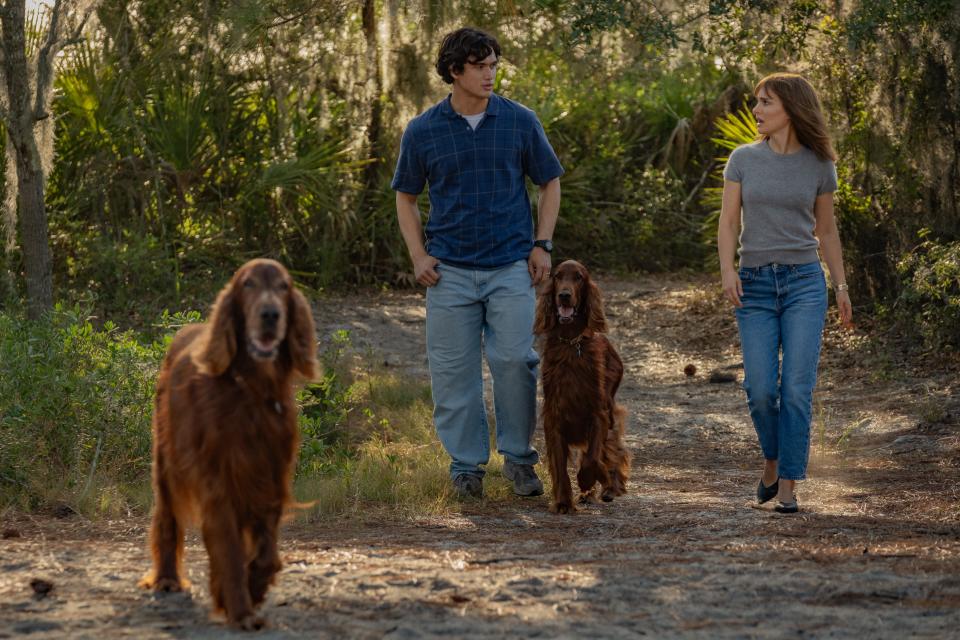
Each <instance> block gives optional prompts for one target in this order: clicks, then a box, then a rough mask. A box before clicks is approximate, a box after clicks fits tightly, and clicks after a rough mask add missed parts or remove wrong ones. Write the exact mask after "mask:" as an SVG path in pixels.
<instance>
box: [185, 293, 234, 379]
mask: <svg viewBox="0 0 960 640" xmlns="http://www.w3.org/2000/svg"><path fill="white" fill-rule="evenodd" d="M235 281H236V277H234V279H233V280H231V281H230V282H229V283H228V284H227V286H225V287H224V288H223V289H222V290H221V291H220V293H219V295H217V301H216V302H215V303H214V304H213V313H211V314H210V319H209V320H207V323H206V326H205V327H204V332H203V334H202V335H201V336H200V338H199V342H198V344H197V350H196V351H195V352H194V353H195V354H196V356H194V360H195V362H196V363H197V366H198V368H199V369H200V370H201V371H202V372H204V373H206V374H207V375H211V376H219V375H221V374H222V373H223V372H225V371H226V370H227V368H228V367H229V366H230V363H231V362H232V361H233V358H234V356H236V355H237V336H238V335H242V332H243V328H242V327H237V326H236V324H237V322H238V320H237V318H238V314H237V313H236V309H235V299H236V295H235V293H234V290H235V287H234V283H235Z"/></svg>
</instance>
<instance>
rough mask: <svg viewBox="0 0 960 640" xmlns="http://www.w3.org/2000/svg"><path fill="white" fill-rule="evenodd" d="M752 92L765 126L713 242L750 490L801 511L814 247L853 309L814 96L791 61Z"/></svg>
mask: <svg viewBox="0 0 960 640" xmlns="http://www.w3.org/2000/svg"><path fill="white" fill-rule="evenodd" d="M754 95H755V96H756V98H757V106H756V107H754V109H753V114H754V116H755V117H756V119H757V131H758V132H759V134H760V135H759V136H758V139H757V141H756V142H754V143H752V144H747V145H743V146H741V147H738V148H737V149H735V150H734V151H733V153H731V154H730V159H729V160H728V161H727V166H726V168H725V169H724V172H723V177H724V182H723V206H722V209H721V213H720V227H719V230H718V233H717V248H718V251H719V253H720V271H721V277H722V281H723V293H724V295H725V296H726V297H727V298H728V299H729V300H730V302H732V303H733V305H734V306H735V307H736V316H737V325H738V327H739V328H740V344H741V349H742V351H743V368H744V383H743V386H744V388H745V389H746V392H747V404H748V406H749V408H750V417H751V418H752V419H753V425H754V427H755V428H756V430H757V436H758V437H759V440H760V447H761V449H762V450H763V457H764V461H765V464H764V468H763V476H762V477H761V478H760V482H759V484H758V485H757V500H758V501H759V502H760V503H761V504H762V503H765V502H768V501H770V500H772V499H773V498H774V497H776V499H777V505H776V506H775V510H776V511H779V512H780V513H796V512H797V511H799V506H798V504H797V497H796V494H795V493H794V488H795V486H796V482H797V481H798V480H803V479H804V478H805V477H806V471H807V458H808V454H809V449H810V417H811V413H812V404H813V387H814V385H815V384H816V378H817V363H818V361H819V359H820V341H821V336H822V333H823V325H824V319H825V316H826V310H827V287H826V281H825V279H824V274H823V269H822V268H821V266H820V255H821V254H822V256H823V260H824V261H825V262H826V264H827V268H828V269H829V271H830V279H831V281H832V282H833V287H834V290H835V292H836V298H837V306H838V307H839V309H840V320H841V322H842V323H843V324H844V326H850V321H851V318H852V315H853V311H852V307H851V305H850V296H849V294H848V292H847V283H846V280H845V278H844V274H843V257H842V254H841V249H840V237H839V235H838V234H837V224H836V220H835V218H834V215H833V192H834V191H835V190H836V188H837V170H836V166H835V165H834V161H835V160H836V154H835V153H834V151H833V148H832V146H831V144H830V138H829V137H828V136H827V130H826V123H825V120H824V117H823V111H822V109H821V107H820V100H819V99H818V98H817V94H816V92H815V91H814V90H813V87H812V86H810V83H809V82H807V81H806V80H805V79H804V78H802V77H800V76H799V75H796V74H793V73H775V74H772V75H769V76H767V77H766V78H764V79H763V80H761V81H760V83H759V84H758V85H757V88H756V89H755V90H754ZM741 209H742V217H741ZM741 220H742V227H743V228H742V231H741V229H740V226H741ZM738 232H740V233H739V239H740V249H739V255H740V268H739V270H738V269H737V268H736V267H735V266H734V253H735V251H736V244H737V235H738ZM818 247H819V250H820V253H818ZM781 351H782V354H783V356H782V360H783V362H782V364H781V362H780V354H781Z"/></svg>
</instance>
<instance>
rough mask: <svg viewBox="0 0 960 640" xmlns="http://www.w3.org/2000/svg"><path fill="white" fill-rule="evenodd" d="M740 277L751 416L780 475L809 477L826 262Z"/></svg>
mask: <svg viewBox="0 0 960 640" xmlns="http://www.w3.org/2000/svg"><path fill="white" fill-rule="evenodd" d="M740 282H741V283H742V285H743V297H742V298H741V302H742V303H743V306H742V307H740V308H739V309H737V311H736V314H737V326H738V327H739V328H740V345H741V349H742V351H743V371H744V376H743V388H744V389H745V390H746V392H747V404H748V406H749V408H750V417H751V418H753V426H754V427H755V428H756V430H757V436H758V437H759V439H760V448H761V449H762V450H763V457H764V458H766V459H767V460H776V461H777V468H778V473H779V475H780V477H781V478H784V479H785V480H803V479H804V478H806V474H807V460H808V458H809V452H810V418H811V414H812V412H813V388H814V386H816V383H817V364H818V363H819V361H820V343H821V338H822V336H823V324H824V321H825V319H826V313H827V285H826V280H825V278H824V275H823V269H822V268H821V267H820V263H819V262H811V263H808V264H799V265H791V264H776V263H774V264H770V265H765V266H762V267H747V268H741V269H740ZM781 351H782V354H783V362H782V364H781V362H780V355H781Z"/></svg>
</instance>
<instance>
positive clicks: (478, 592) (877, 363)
mask: <svg viewBox="0 0 960 640" xmlns="http://www.w3.org/2000/svg"><path fill="white" fill-rule="evenodd" d="M601 284H602V285H603V288H604V291H605V297H606V299H607V306H608V315H609V317H610V320H611V324H612V328H611V331H610V334H611V337H612V338H613V339H614V340H615V342H616V343H617V344H618V345H619V348H620V351H621V354H622V356H623V359H624V361H625V363H626V367H627V372H626V378H625V382H624V385H623V386H622V387H621V396H620V397H621V402H622V403H623V404H625V405H626V406H627V408H628V409H629V411H630V414H631V415H630V421H629V427H628V439H629V444H630V446H631V447H632V450H633V453H634V466H633V476H632V478H631V482H630V485H629V494H628V495H627V496H625V497H624V498H622V499H618V500H617V501H615V502H613V503H612V504H596V505H587V506H585V507H583V508H582V509H581V511H580V512H579V513H577V514H576V515H573V516H557V515H553V514H550V513H549V512H548V510H547V498H546V497H540V498H525V499H522V498H512V497H511V498H509V499H506V500H497V501H494V500H487V501H481V502H472V503H467V504H464V505H462V507H461V508H460V510H459V512H457V513H454V514H452V515H450V516H444V517H435V518H430V519H423V520H419V521H413V522H411V521H396V520H385V521H371V520H370V519H367V520H366V521H363V522H349V523H324V524H316V523H314V524H305V523H295V524H291V525H288V526H287V527H285V529H284V530H283V534H282V535H283V539H282V557H283V560H284V564H285V568H284V570H283V571H282V573H281V574H280V575H279V577H278V581H277V584H276V585H275V586H274V588H273V589H272V590H271V591H270V593H269V595H268V599H267V602H266V603H265V605H264V607H263V613H264V615H265V616H266V617H267V618H268V620H269V621H270V627H269V629H268V630H266V631H261V632H259V636H260V637H264V638H288V637H291V638H292V637H316V638H340V637H351V638H384V637H386V638H420V637H434V636H436V637H440V636H442V637H452V638H456V637H471V638H474V637H476V638H482V637H491V638H492V637H543V638H566V637H597V638H633V637H661V638H898V639H899V638H947V637H957V635H955V634H957V631H956V630H957V629H958V628H960V526H958V515H960V509H958V506H957V505H958V502H957V501H958V498H960V495H958V489H957V480H958V477H960V393H958V388H957V386H958V377H960V376H958V373H960V366H958V361H957V359H956V358H955V357H954V358H952V359H948V358H944V357H942V355H932V356H931V359H930V360H928V361H926V362H923V361H922V360H921V361H916V360H914V361H907V360H900V359H898V358H897V357H895V356H891V355H890V353H892V352H891V351H889V349H888V350H883V349H878V348H877V347H876V346H875V341H874V340H871V339H869V338H868V337H866V336H865V335H864V334H862V333H854V334H847V333H842V332H839V331H837V330H835V329H832V328H831V329H830V330H829V331H828V333H827V337H826V341H825V346H824V354H823V361H822V366H821V381H820V385H819V387H818V391H817V395H816V398H815V425H814V432H813V444H812V455H811V465H810V479H809V480H808V481H806V482H804V483H801V485H800V486H799V490H798V496H799V499H800V502H801V505H802V507H803V513H801V514H799V515H795V516H784V515H779V514H776V513H774V512H772V511H771V510H770V509H768V508H757V507H755V506H753V505H752V503H751V497H752V494H753V491H754V487H755V485H756V482H757V478H758V475H759V468H760V455H759V453H758V448H757V445H756V439H755V435H754V433H753V428H752V426H751V424H750V422H749V417H748V415H747V412H746V406H745V398H744V395H743V391H742V390H741V389H740V386H739V384H736V383H713V382H710V381H709V378H710V375H711V374H712V373H715V372H716V373H722V374H727V375H728V376H729V375H731V374H732V375H733V376H735V377H736V379H737V380H739V379H740V378H741V377H742V371H741V369H740V368H739V363H740V360H739V357H738V354H737V342H736V340H737V338H736V330H735V326H734V324H733V320H732V315H731V314H730V312H729V310H728V309H726V308H724V306H723V305H722V304H721V303H720V301H719V298H718V295H717V287H716V285H715V283H714V282H713V281H712V280H710V279H707V278H701V277H679V276H676V277H671V278H662V277H661V278H654V277H645V278H641V279H637V280H630V281H625V280H611V279H607V280H602V281H601ZM318 317H319V329H320V331H321V334H322V335H329V333H330V332H332V331H333V330H335V329H338V328H349V329H351V333H352V336H353V341H354V344H356V345H357V346H358V347H360V348H364V349H368V350H370V351H371V352H374V353H377V354H382V357H383V359H384V360H385V361H386V362H387V363H389V364H390V365H391V366H397V367H400V368H402V369H403V370H405V371H407V372H408V373H409V375H411V376H423V377H425V376H426V361H425V358H424V352H423V319H424V314H423V306H422V297H421V296H420V295H419V294H416V293H405V294H403V293H388V294H382V295H380V296H378V297H376V298H369V297H366V298H364V297H360V296H352V297H346V298H341V299H335V300H328V301H326V302H325V303H324V304H323V305H322V306H321V307H320V308H319V309H318ZM894 352H895V349H894ZM378 357H380V356H379V355H378ZM687 364H694V365H695V366H696V367H697V373H696V375H694V376H692V377H687V376H686V375H684V372H683V369H684V366H685V365H687ZM146 524H147V520H146V518H142V517H138V518H132V519H128V520H123V521H110V522H97V523H91V522H87V521H85V520H84V519H83V518H81V517H80V516H71V517H68V518H63V519H58V518H56V517H54V516H52V515H51V516H33V517H25V516H16V517H8V518H7V519H6V521H5V522H3V523H2V529H3V538H2V539H0V637H18V638H19V637H21V636H27V635H29V636H30V637H31V638H62V637H71V638H117V637H136V638H167V637H172V638H219V637H226V636H231V635H233V633H232V632H230V631H228V630H227V629H225V627H224V626H223V623H222V620H218V619H216V618H211V617H210V614H209V611H210V598H209V593H208V591H207V587H206V555H205V553H204V551H203V548H202V546H201V545H200V544H199V541H198V539H197V537H196V535H191V537H190V538H189V539H188V549H187V563H188V566H189V576H190V579H191V580H192V581H193V583H194V587H193V589H192V591H191V592H189V593H184V594H160V595H155V594H152V593H147V592H143V591H141V590H139V589H137V587H136V581H137V579H138V578H139V577H140V575H141V574H142V573H143V571H144V570H145V569H146V567H147V566H148V558H147V555H146V552H145V549H144V540H145V535H146ZM38 580H42V581H46V583H47V584H44V583H43V582H37V581H38ZM47 585H52V589H50V590H49V591H48V592H47V593H45V594H44V593H40V592H44V591H45V588H46V586H47Z"/></svg>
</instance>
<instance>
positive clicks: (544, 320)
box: [533, 276, 557, 336]
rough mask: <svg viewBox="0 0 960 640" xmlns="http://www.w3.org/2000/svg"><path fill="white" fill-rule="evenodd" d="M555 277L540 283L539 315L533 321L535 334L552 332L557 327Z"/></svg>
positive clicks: (538, 296) (540, 334)
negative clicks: (554, 294)
mask: <svg viewBox="0 0 960 640" xmlns="http://www.w3.org/2000/svg"><path fill="white" fill-rule="evenodd" d="M553 298H554V296H553V278H552V277H549V276H548V277H547V281H546V282H544V283H543V284H542V285H540V291H539V292H538V294H537V315H536V318H535V319H534V322H533V334H534V335H536V336H542V335H544V334H547V333H550V332H551V331H553V330H554V329H556V327H557V310H556V307H555V303H554V300H553Z"/></svg>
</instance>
